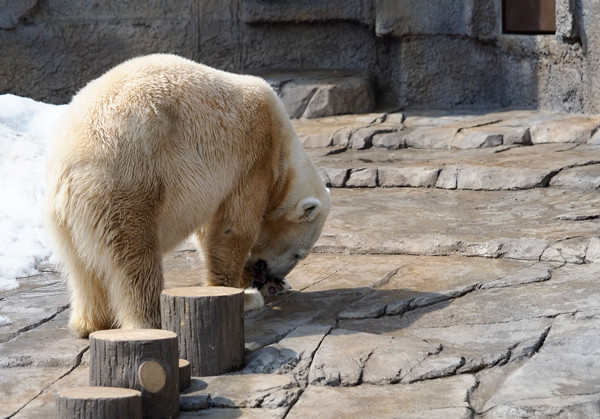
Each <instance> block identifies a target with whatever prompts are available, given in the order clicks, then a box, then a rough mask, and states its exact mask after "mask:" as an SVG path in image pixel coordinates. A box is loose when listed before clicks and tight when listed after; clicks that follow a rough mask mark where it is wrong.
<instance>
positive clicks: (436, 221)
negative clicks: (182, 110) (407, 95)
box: [0, 111, 600, 419]
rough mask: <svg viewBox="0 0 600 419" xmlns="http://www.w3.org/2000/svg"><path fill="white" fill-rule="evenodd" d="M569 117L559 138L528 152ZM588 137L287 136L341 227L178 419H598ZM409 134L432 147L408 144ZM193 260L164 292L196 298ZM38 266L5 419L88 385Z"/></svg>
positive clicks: (329, 232)
mask: <svg viewBox="0 0 600 419" xmlns="http://www.w3.org/2000/svg"><path fill="white" fill-rule="evenodd" d="M582 118H583V117H582ZM585 118H586V120H588V121H589V120H593V119H594V118H592V117H585ZM559 120H560V121H562V122H561V124H558V125H556V126H559V127H560V130H559V131H556V132H557V137H551V134H552V132H553V130H547V131H546V132H545V134H544V135H546V136H547V137H546V140H544V141H539V142H538V141H531V139H530V135H532V133H535V132H536V129H538V128H536V127H539V126H552V121H559ZM579 122H581V121H580V120H579V118H565V116H564V115H560V114H551V113H545V112H538V111H531V112H525V111H511V112H494V113H488V114H477V115H468V114H456V113H454V114H452V113H446V114H442V113H428V114H425V113H411V112H408V111H407V112H404V113H403V114H399V113H397V112H396V113H393V112H392V113H380V114H367V115H349V116H339V117H331V118H318V119H313V120H297V121H295V124H296V126H297V128H298V132H299V134H300V136H301V137H302V138H303V139H304V140H305V141H306V138H312V140H311V141H315V143H316V142H317V141H316V140H315V139H319V141H320V143H319V145H318V147H316V148H309V152H310V153H311V155H312V156H313V157H314V158H315V161H316V163H317V165H318V166H319V168H320V170H321V173H322V174H323V177H324V179H325V180H326V181H327V182H328V183H330V184H331V185H332V186H337V187H338V188H333V189H332V190H331V193H332V202H333V208H332V212H331V215H330V217H329V219H328V222H327V224H326V226H325V228H324V232H323V235H322V237H321V239H320V240H319V242H318V243H317V245H316V246H315V249H314V252H313V253H312V254H311V255H310V256H309V257H308V258H307V259H306V260H304V261H302V262H301V263H300V264H299V265H298V267H297V268H296V269H295V270H294V271H293V272H292V273H291V274H290V275H289V277H288V279H289V281H290V283H291V284H292V286H293V290H292V292H291V293H289V294H286V295H283V296H278V297H273V298H270V299H268V300H267V305H266V307H265V308H264V309H261V310H258V311H254V312H250V313H248V314H247V315H246V321H245V329H246V330H245V331H246V352H247V353H246V363H245V367H244V369H242V370H240V371H238V372H234V373H231V374H226V375H222V376H218V377H194V378H193V379H192V386H191V387H190V388H189V389H188V390H186V391H185V392H183V393H182V394H181V398H180V405H181V410H182V414H181V417H184V418H194V417H223V418H230V417H231V418H233V417H240V416H242V417H248V418H305V417H323V418H339V417H382V418H387V417H389V418H392V417H398V416H401V417H403V418H404V417H407V418H430V417H444V418H498V417H565V418H566V417H597V416H599V415H600V408H599V406H600V381H598V379H597V378H598V377H597V371H598V369H599V368H600V351H599V350H598V348H599V347H600V341H599V339H600V338H599V337H600V288H599V287H598V277H599V276H600V195H599V194H598V187H599V186H600V185H599V184H598V173H599V172H598V167H600V146H599V145H598V144H597V142H595V140H592V141H587V143H586V142H585V141H583V140H582V138H588V134H590V133H587V134H585V136H584V137H582V136H581V127H582V126H586V124H585V123H584V124H580V123H579ZM540 124H542V125H540ZM417 129H419V130H420V132H419V138H420V140H419V141H421V143H420V144H417V143H416V142H414V143H410V142H407V141H405V140H406V139H407V138H408V136H406V135H404V134H409V132H410V131H411V130H412V132H414V130H417ZM566 132H573V133H576V134H577V135H573V136H572V135H566V134H564V133H566ZM461 133H464V135H462V136H461ZM467 134H468V135H467ZM536 135H537V134H536ZM548 135H550V137H548ZM384 136H389V137H388V139H387V140H385V141H383V140H381V141H379V140H377V141H376V139H377V138H380V139H381V138H382V137H384ZM392 137H393V138H392ZM592 137H593V136H592ZM412 138H413V140H411V141H416V138H417V136H413V137H412ZM500 138H502V142H500V140H499V139H500ZM506 138H509V140H508V143H504V141H505V140H506ZM538 138H541V137H538ZM558 138H560V142H559V141H558ZM457 139H460V140H459V141H458V142H457ZM396 140H398V141H396ZM565 141H566V142H565ZM409 143H410V144H409ZM458 143H460V147H458V146H456V144H458ZM358 144H362V145H361V146H360V147H353V145H358ZM378 144H381V145H378ZM384 144H385V145H384ZM390 144H399V146H398V147H395V146H393V147H390ZM411 144H412V146H415V148H410V147H412V146H411ZM440 144H444V147H441V146H440ZM467 145H468V147H467ZM417 147H418V148H417ZM350 186H353V187H350ZM196 253H197V252H196V251H195V250H194V249H193V247H191V244H190V243H184V244H182V246H181V247H180V248H178V249H177V250H176V251H174V252H172V253H170V254H169V255H167V256H166V257H165V272H166V284H167V286H185V285H190V286H193V285H198V284H199V283H201V278H202V273H203V264H202V261H201V260H200V259H199V258H198V255H197V254H196ZM44 264H45V268H44V273H43V274H41V275H38V276H34V277H29V278H20V279H19V281H20V284H21V286H20V288H18V289H16V290H11V291H7V292H4V293H2V294H0V315H2V316H6V317H8V318H9V319H10V323H9V324H6V325H4V326H1V327H0V400H2V403H0V416H2V417H10V418H19V419H20V418H32V417H51V416H53V415H54V396H55V394H56V392H57V391H58V390H59V389H61V388H65V387H73V386H82V385H86V384H87V375H88V364H89V361H88V353H87V351H88V341H87V340H85V339H76V338H74V337H73V336H72V334H71V333H70V331H69V330H68V328H67V319H68V314H69V308H68V304H69V303H68V291H67V287H66V284H65V283H64V281H63V280H62V279H61V278H60V276H59V275H58V274H57V273H56V272H54V271H53V270H52V267H51V266H50V265H48V264H47V262H44Z"/></svg>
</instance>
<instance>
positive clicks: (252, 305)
mask: <svg viewBox="0 0 600 419" xmlns="http://www.w3.org/2000/svg"><path fill="white" fill-rule="evenodd" d="M264 306H265V300H264V299H263V296H262V295H261V293H260V291H259V290H257V289H256V288H246V289H245V290H244V311H251V310H258V309H259V308H262V307H264Z"/></svg>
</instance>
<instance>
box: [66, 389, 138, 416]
mask: <svg viewBox="0 0 600 419" xmlns="http://www.w3.org/2000/svg"><path fill="white" fill-rule="evenodd" d="M56 417H57V419H75V418H77V419H104V418H130V419H142V393H140V392H139V391H137V390H132V389H128V388H116V387H77V388H65V389H62V390H60V391H59V392H58V393H57V395H56Z"/></svg>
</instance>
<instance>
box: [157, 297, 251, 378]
mask: <svg viewBox="0 0 600 419" xmlns="http://www.w3.org/2000/svg"><path fill="white" fill-rule="evenodd" d="M160 305H161V315H162V316H161V317H162V328H163V329H165V330H170V331H172V332H175V333H176V334H177V339H178V342H179V357H180V358H183V359H186V360H188V361H189V362H190V364H191V366H192V375H193V376H209V375H219V374H223V373H225V372H229V371H235V370H238V369H240V368H241V367H242V366H243V365H244V291H243V290H241V289H238V288H230V287H185V288H171V289H166V290H164V291H163V292H162V294H161V297H160Z"/></svg>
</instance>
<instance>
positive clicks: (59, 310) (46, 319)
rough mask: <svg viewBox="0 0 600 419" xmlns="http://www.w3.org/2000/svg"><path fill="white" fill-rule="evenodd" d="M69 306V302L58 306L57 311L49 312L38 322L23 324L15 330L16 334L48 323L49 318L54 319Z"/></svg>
mask: <svg viewBox="0 0 600 419" xmlns="http://www.w3.org/2000/svg"><path fill="white" fill-rule="evenodd" d="M70 306H71V304H66V305H64V306H60V307H58V309H57V311H56V312H55V313H53V314H51V315H50V316H48V317H44V318H43V319H41V320H40V321H38V322H35V323H32V324H29V325H27V326H23V327H22V328H20V329H19V330H17V334H19V333H23V332H27V331H29V330H31V329H35V328H36V327H39V326H41V325H43V324H45V323H48V322H49V321H50V320H52V319H54V318H55V317H56V316H58V315H59V314H60V313H62V312H63V311H65V310H66V309H68V308H69V307H70Z"/></svg>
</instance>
